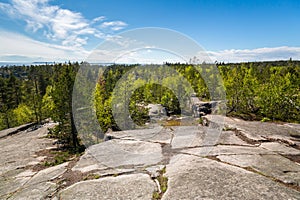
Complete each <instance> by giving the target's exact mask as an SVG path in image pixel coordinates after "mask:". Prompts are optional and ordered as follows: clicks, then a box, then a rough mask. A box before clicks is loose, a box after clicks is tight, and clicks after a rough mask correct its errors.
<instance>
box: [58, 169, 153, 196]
mask: <svg viewBox="0 0 300 200" xmlns="http://www.w3.org/2000/svg"><path fill="white" fill-rule="evenodd" d="M155 190H156V185H155V183H154V182H153V181H152V180H151V179H150V177H149V176H148V175H146V174H132V175H121V176H117V177H107V178H100V179H97V180H90V181H83V182H79V183H76V184H74V185H72V186H70V187H68V188H66V189H65V190H63V191H61V192H60V194H59V198H60V199H64V200H68V199H70V200H76V199H78V200H82V199H85V200H88V199H90V200H94V199H120V200H121V199H124V200H127V199H140V200H147V199H149V200H151V199H152V194H153V192H154V191H155Z"/></svg>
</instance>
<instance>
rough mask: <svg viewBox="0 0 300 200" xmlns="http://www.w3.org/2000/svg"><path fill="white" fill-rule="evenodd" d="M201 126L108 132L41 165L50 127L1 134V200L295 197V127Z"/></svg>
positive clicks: (212, 120) (298, 146) (215, 121)
mask: <svg viewBox="0 0 300 200" xmlns="http://www.w3.org/2000/svg"><path fill="white" fill-rule="evenodd" d="M203 123H204V124H205V125H206V126H201V125H199V126H184V124H182V126H165V127H162V126H156V127H154V128H152V129H143V130H132V131H122V132H112V133H110V137H109V138H112V139H111V140H108V141H106V142H103V143H100V144H97V145H93V146H90V147H89V148H88V149H87V150H86V152H85V153H84V154H83V155H82V156H81V157H74V158H69V161H67V162H64V163H62V164H59V165H56V166H44V167H41V166H43V165H42V163H45V160H47V154H45V152H47V151H51V149H54V148H56V145H54V144H53V143H54V140H52V139H48V138H46V137H45V136H46V134H47V128H49V127H52V126H54V124H51V123H48V124H45V125H44V126H42V127H39V128H38V129H37V130H30V131H26V130H22V131H19V132H18V131H16V130H17V129H13V130H5V131H1V132H0V136H1V137H0V146H1V149H0V161H1V162H0V186H1V187H0V199H143V200H144V199H172V200H174V199H300V164H299V162H300V125H299V124H288V123H281V124H279V123H267V122H265V123H262V122H246V121H243V120H239V119H234V118H227V117H225V118H222V117H220V116H213V115H209V116H206V117H205V118H204V120H203ZM223 125H224V126H223ZM11 131H14V132H13V133H14V134H10V132H11ZM43 152H44V154H43Z"/></svg>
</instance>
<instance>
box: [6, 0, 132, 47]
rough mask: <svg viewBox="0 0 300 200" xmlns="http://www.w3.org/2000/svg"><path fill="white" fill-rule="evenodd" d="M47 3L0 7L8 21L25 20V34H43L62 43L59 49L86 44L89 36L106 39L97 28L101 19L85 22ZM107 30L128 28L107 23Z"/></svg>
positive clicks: (34, 0)
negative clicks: (27, 31)
mask: <svg viewBox="0 0 300 200" xmlns="http://www.w3.org/2000/svg"><path fill="white" fill-rule="evenodd" d="M49 1H50V0H11V2H10V3H0V10H1V11H3V12H4V13H6V14H7V15H8V16H9V17H11V18H14V19H19V20H24V21H25V22H26V24H27V26H26V29H27V30H30V31H32V32H37V31H39V30H43V34H44V36H46V37H47V38H48V39H51V40H52V41H57V42H61V44H62V45H74V46H75V47H80V46H83V45H85V44H86V43H87V40H88V38H89V37H88V36H94V37H97V38H102V39H104V38H105V37H106V34H105V33H103V31H102V30H99V28H96V23H98V22H101V21H103V20H105V17H104V16H100V17H97V18H94V19H92V20H87V19H86V18H85V17H84V16H83V15H82V14H81V13H79V12H74V11H71V10H68V9H63V8H61V7H59V6H56V5H50V4H49ZM111 23H112V24H111ZM109 24H110V25H109ZM108 26H109V27H111V30H114V31H116V30H120V29H122V28H124V27H125V26H127V24H126V23H124V22H121V21H112V22H108ZM71 41H72V42H71Z"/></svg>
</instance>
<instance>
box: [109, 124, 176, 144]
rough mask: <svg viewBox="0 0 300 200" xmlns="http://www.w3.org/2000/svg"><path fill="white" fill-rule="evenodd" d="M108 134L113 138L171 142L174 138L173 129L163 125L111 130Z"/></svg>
mask: <svg viewBox="0 0 300 200" xmlns="http://www.w3.org/2000/svg"><path fill="white" fill-rule="evenodd" d="M107 136H111V137H113V138H117V139H123V140H137V141H149V142H159V143H170V142H171V138H172V131H171V130H170V129H169V128H163V127H162V126H155V127H153V128H147V129H136V130H126V131H117V132H111V133H108V134H107Z"/></svg>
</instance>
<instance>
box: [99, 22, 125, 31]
mask: <svg viewBox="0 0 300 200" xmlns="http://www.w3.org/2000/svg"><path fill="white" fill-rule="evenodd" d="M126 26H127V24H126V23H125V22H122V21H110V22H103V23H102V24H101V27H102V28H110V29H111V30H113V31H118V30H121V29H123V28H125V27H126Z"/></svg>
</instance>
